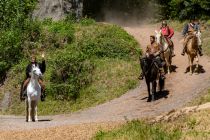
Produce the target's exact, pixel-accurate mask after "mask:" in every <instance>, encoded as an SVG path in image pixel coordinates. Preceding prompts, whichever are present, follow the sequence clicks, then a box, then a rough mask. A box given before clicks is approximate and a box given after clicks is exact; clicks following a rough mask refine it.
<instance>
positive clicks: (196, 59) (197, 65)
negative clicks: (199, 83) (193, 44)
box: [195, 55, 199, 73]
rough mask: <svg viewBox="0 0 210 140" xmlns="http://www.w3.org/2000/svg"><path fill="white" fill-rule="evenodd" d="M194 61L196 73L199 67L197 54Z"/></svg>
mask: <svg viewBox="0 0 210 140" xmlns="http://www.w3.org/2000/svg"><path fill="white" fill-rule="evenodd" d="M195 61H196V68H195V72H197V73H198V68H199V57H198V55H197V56H196V58H195Z"/></svg>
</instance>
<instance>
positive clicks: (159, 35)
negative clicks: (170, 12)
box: [155, 30, 162, 44]
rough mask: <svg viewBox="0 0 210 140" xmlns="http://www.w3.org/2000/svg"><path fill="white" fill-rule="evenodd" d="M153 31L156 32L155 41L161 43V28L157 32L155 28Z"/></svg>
mask: <svg viewBox="0 0 210 140" xmlns="http://www.w3.org/2000/svg"><path fill="white" fill-rule="evenodd" d="M155 33H156V35H155V38H156V42H157V43H158V44H161V40H162V32H161V30H160V31H159V32H158V31H157V30H155Z"/></svg>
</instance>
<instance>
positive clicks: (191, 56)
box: [186, 31, 201, 74]
mask: <svg viewBox="0 0 210 140" xmlns="http://www.w3.org/2000/svg"><path fill="white" fill-rule="evenodd" d="M200 44H201V32H200V31H197V32H194V35H192V37H191V38H190V39H189V40H188V42H187V45H186V53H187V55H188V60H189V67H190V74H193V72H194V71H193V62H194V60H196V68H195V71H197V70H198V65H199V58H198V45H200Z"/></svg>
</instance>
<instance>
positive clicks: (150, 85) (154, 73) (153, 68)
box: [140, 57, 165, 102]
mask: <svg viewBox="0 0 210 140" xmlns="http://www.w3.org/2000/svg"><path fill="white" fill-rule="evenodd" d="M140 65H141V68H142V71H143V74H144V76H145V80H146V84H147V90H148V95H149V96H148V100H147V101H148V102H150V101H154V100H155V93H156V88H157V81H158V85H159V90H160V92H161V91H162V90H163V89H164V84H165V80H164V79H162V78H160V72H159V68H158V63H157V62H156V60H155V58H153V59H150V58H146V57H145V58H141V59H140Z"/></svg>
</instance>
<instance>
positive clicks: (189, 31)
mask: <svg viewBox="0 0 210 140" xmlns="http://www.w3.org/2000/svg"><path fill="white" fill-rule="evenodd" d="M195 31H196V32H198V31H200V25H199V21H198V20H197V19H196V18H195V17H193V16H192V17H191V18H190V23H188V24H186V25H185V26H184V29H183V32H182V35H183V37H184V43H183V50H182V53H181V55H184V54H185V51H186V45H187V43H188V41H189V39H190V38H192V37H193V36H194V32H195ZM199 40H201V39H200V38H199ZM198 51H199V55H200V56H202V55H203V53H202V44H201V41H200V42H199V45H198Z"/></svg>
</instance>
